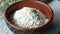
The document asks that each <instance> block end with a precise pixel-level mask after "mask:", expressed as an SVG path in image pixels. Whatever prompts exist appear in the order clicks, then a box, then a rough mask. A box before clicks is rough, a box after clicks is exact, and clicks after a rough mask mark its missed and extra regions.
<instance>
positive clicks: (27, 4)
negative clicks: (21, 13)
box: [4, 1, 53, 31]
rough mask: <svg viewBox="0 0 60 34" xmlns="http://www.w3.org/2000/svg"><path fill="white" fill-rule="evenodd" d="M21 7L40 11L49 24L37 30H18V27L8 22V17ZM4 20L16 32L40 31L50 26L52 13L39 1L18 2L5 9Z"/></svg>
mask: <svg viewBox="0 0 60 34" xmlns="http://www.w3.org/2000/svg"><path fill="white" fill-rule="evenodd" d="M22 7H32V8H36V9H38V10H40V11H41V12H42V13H43V14H45V15H46V16H47V18H48V19H49V22H47V23H46V24H44V25H42V26H40V27H37V28H31V29H29V28H20V27H18V26H16V25H15V24H13V23H12V22H10V16H11V15H12V14H13V13H14V12H15V11H16V10H18V9H21V8H22ZM4 17H5V20H6V23H7V24H8V25H9V26H10V27H12V28H14V29H16V30H23V31H36V30H41V29H43V28H45V27H46V26H48V24H50V23H51V22H50V21H51V20H52V18H53V12H52V10H51V8H50V7H49V6H48V5H46V4H44V3H42V2H40V1H19V2H16V3H14V4H12V5H11V6H10V7H8V8H7V10H6V11H5V15H4Z"/></svg>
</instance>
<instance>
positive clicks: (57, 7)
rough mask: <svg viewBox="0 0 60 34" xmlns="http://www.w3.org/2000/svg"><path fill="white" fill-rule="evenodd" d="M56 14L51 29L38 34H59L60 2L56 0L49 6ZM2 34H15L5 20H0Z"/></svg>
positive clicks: (0, 33)
mask: <svg viewBox="0 0 60 34" xmlns="http://www.w3.org/2000/svg"><path fill="white" fill-rule="evenodd" d="M48 5H49V6H50V7H51V8H52V10H53V13H54V18H53V22H52V24H51V26H50V27H48V28H47V29H45V30H44V31H41V32H37V33H36V34H40V33H41V34H58V32H59V31H60V1H58V0H54V1H52V2H51V3H49V4H48ZM0 34H14V33H13V32H12V31H11V30H10V29H9V28H8V26H7V24H6V23H5V20H4V19H3V17H2V19H1V18H0Z"/></svg>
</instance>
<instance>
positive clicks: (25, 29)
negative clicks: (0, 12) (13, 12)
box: [4, 1, 54, 31]
mask: <svg viewBox="0 0 60 34" xmlns="http://www.w3.org/2000/svg"><path fill="white" fill-rule="evenodd" d="M20 2H27V1H19V2H16V3H13V4H12V5H11V6H9V7H8V8H7V9H6V11H7V10H8V9H9V8H10V7H12V6H13V5H15V4H17V3H20ZM28 2H36V3H41V4H43V5H45V6H46V7H48V8H49V10H50V11H51V19H50V20H49V21H48V22H47V23H46V24H44V25H42V26H40V27H37V28H31V29H30V28H20V27H16V26H14V25H13V24H11V23H10V22H9V21H8V19H7V18H6V11H5V13H4V19H5V21H6V23H7V24H9V25H10V26H11V27H13V28H15V29H17V30H24V31H29V30H30V31H35V30H36V29H40V30H41V29H43V27H45V26H47V25H48V24H49V23H50V22H51V21H52V20H53V15H54V14H53V11H52V8H51V7H50V6H49V5H47V4H45V3H43V2H41V1H28Z"/></svg>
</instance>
